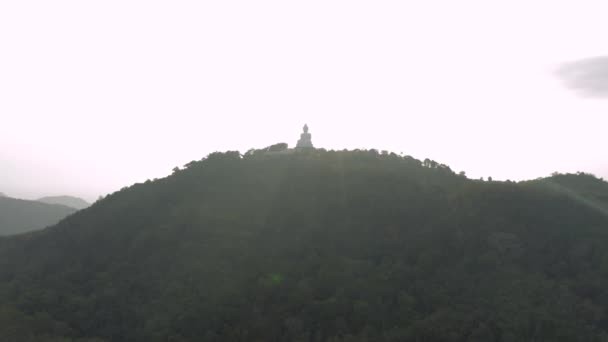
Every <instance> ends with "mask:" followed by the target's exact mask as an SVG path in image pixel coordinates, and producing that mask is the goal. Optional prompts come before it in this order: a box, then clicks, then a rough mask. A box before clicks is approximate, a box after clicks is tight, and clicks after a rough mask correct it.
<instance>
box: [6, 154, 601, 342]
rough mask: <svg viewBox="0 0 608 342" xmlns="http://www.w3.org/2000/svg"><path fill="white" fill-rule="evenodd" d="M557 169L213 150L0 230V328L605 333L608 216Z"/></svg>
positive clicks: (538, 336) (389, 335)
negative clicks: (542, 174)
mask: <svg viewBox="0 0 608 342" xmlns="http://www.w3.org/2000/svg"><path fill="white" fill-rule="evenodd" d="M569 181H570V180H569ZM571 181H572V184H575V185H578V184H579V181H580V183H581V184H582V183H584V182H586V181H587V179H586V178H584V176H581V175H574V176H573V178H572V180H571ZM560 184H561V185H560V188H559V190H556V189H555V188H554V187H552V186H548V185H547V184H546V182H544V181H534V182H527V183H520V184H517V183H513V182H497V181H492V182H479V181H470V180H468V179H466V178H465V177H463V176H461V175H457V174H455V173H454V172H452V171H451V170H450V169H449V168H448V167H447V166H445V165H442V164H438V163H436V162H434V161H425V162H424V163H422V162H420V161H418V160H415V159H413V158H411V157H400V156H398V155H395V154H390V153H387V152H383V153H378V152H377V151H374V150H372V151H343V152H333V151H329V152H328V151H324V150H310V151H303V152H299V153H291V154H280V155H277V154H273V153H267V154H265V153H261V152H259V153H248V154H245V155H244V156H241V155H240V154H239V153H238V152H227V153H214V154H211V155H209V156H208V157H207V158H206V159H205V160H203V161H200V162H192V163H190V164H188V165H187V167H186V168H185V169H182V170H180V169H176V170H175V172H174V173H173V175H171V176H170V177H167V178H165V179H161V180H157V181H154V182H146V183H145V184H136V185H133V186H131V187H129V188H126V189H123V190H122V191H120V192H118V193H115V194H112V195H110V196H107V197H106V198H104V199H102V200H100V201H98V202H96V203H95V204H94V205H93V206H92V207H89V208H87V209H84V210H82V211H80V212H78V213H76V214H74V215H72V216H70V217H68V218H67V219H65V220H63V221H62V222H61V223H60V224H58V225H57V226H55V227H52V228H50V229H47V230H44V231H41V232H36V233H32V234H28V235H24V236H18V237H12V238H3V239H0V326H1V327H2V329H0V340H11V341H33V340H35V341H146V342H147V341H311V342H312V341H327V342H330V341H331V342H337V341H351V342H352V341H387V342H388V341H463V342H464V341H484V342H486V341H500V342H508V341H598V342H599V341H606V340H607V338H608V335H607V334H606V332H607V331H608V316H607V313H606V308H608V287H606V284H608V250H607V249H606V248H605V246H606V245H607V244H608V216H606V215H605V213H604V212H603V211H602V210H601V208H600V209H598V207H596V206H593V205H590V204H589V202H588V200H587V196H591V195H589V194H590V192H579V191H578V190H580V189H579V188H578V187H577V186H572V184H571V183H565V182H562V183H560ZM598 184H602V186H604V187H605V186H606V185H605V183H603V182H601V181H599V183H598ZM564 189H567V191H566V190H564ZM590 189H591V190H589V191H592V190H593V191H595V190H594V189H595V187H591V188H590ZM607 193H608V192H606V193H601V192H600V193H595V192H594V195H593V196H591V197H593V198H591V199H590V200H591V201H596V199H597V198H599V197H602V196H605V195H606V194H607ZM598 196H599V197H598ZM3 334H4V335H3ZM24 336H25V337H24ZM86 339H89V340H86Z"/></svg>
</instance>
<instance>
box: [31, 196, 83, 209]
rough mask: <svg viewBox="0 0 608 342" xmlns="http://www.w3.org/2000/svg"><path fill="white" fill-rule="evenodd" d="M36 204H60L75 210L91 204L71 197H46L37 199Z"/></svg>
mask: <svg viewBox="0 0 608 342" xmlns="http://www.w3.org/2000/svg"><path fill="white" fill-rule="evenodd" d="M37 201H38V202H43V203H48V204H61V205H65V206H66V207H70V208H75V209H78V210H80V209H84V208H86V207H88V206H90V205H91V204H90V203H89V202H87V201H85V200H83V199H82V198H78V197H73V196H47V197H42V198H39V199H37Z"/></svg>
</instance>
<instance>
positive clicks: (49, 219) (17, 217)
mask: <svg viewBox="0 0 608 342" xmlns="http://www.w3.org/2000/svg"><path fill="white" fill-rule="evenodd" d="M75 211H76V209H74V208H71V207H66V206H64V205H56V204H48V203H42V202H38V201H27V200H21V199H16V198H10V197H5V196H0V236H2V235H13V234H19V233H25V232H29V231H33V230H39V229H43V228H45V227H48V226H51V225H54V224H56V223H57V222H59V221H60V220H61V219H63V218H64V217H66V216H68V215H70V214H72V213H74V212H75Z"/></svg>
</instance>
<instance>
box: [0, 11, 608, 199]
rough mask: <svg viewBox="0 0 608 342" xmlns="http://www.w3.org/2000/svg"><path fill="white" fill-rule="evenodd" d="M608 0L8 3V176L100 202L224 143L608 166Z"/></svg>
mask: <svg viewBox="0 0 608 342" xmlns="http://www.w3.org/2000/svg"><path fill="white" fill-rule="evenodd" d="M606 13H608V4H607V3H606V1H605V0H601V1H584V0H572V1H559V0H558V1H556V0H552V1H531V0H525V1H524V0H517V1H513V0H510V1H506V0H505V1H488V0H479V1H472V0H470V1H466V0H461V1H452V0H445V1H429V0H425V1H405V0H400V1H354V0H347V1H329V0H323V1H313V0H307V1H285V0H281V1H227V0H222V1H162V2H161V1H150V0H146V1H125V0H121V1H109V0H105V1H82V0H75V1H28V0H5V1H1V2H0V128H1V130H0V191H2V192H5V193H7V194H8V195H12V196H15V197H23V198H35V197H39V196H42V195H54V194H72V195H77V196H82V197H85V198H87V199H89V200H92V199H94V198H96V197H97V196H98V195H100V194H106V193H108V192H112V191H114V190H117V189H119V188H121V187H122V186H125V185H130V184H132V183H134V182H139V181H145V180H146V179H148V178H155V177H162V176H165V175H167V174H169V173H170V171H171V169H172V168H173V167H174V166H177V165H179V166H181V165H183V164H185V163H187V162H189V161H191V160H194V159H200V158H202V157H203V156H205V155H207V154H208V153H210V152H213V151H218V150H219V151H224V150H233V149H238V150H240V151H242V152H244V151H246V150H247V149H249V148H251V147H263V146H267V145H270V144H272V143H276V142H282V141H284V142H288V143H289V144H290V145H292V146H293V145H294V144H295V142H296V140H297V139H298V137H299V133H300V131H301V127H302V125H303V124H304V123H305V122H306V123H308V124H309V126H310V128H311V133H312V135H313V142H314V143H315V145H316V146H317V147H325V148H328V149H342V148H349V149H354V148H377V149H388V150H391V151H394V152H397V153H399V152H404V153H405V154H409V155H412V156H414V157H416V158H419V159H424V158H426V157H429V158H431V159H435V160H437V161H439V162H442V163H446V164H448V165H450V166H451V167H452V168H453V169H454V170H455V171H461V170H464V171H466V172H467V174H468V175H469V176H471V177H475V178H478V177H480V176H483V177H487V176H493V177H494V178H496V179H525V178H536V177H539V176H546V175H549V174H550V173H551V172H553V171H556V170H558V171H563V172H567V171H577V170H581V171H588V172H594V173H596V174H598V175H602V176H608V158H607V153H606V150H607V148H608V138H607V137H606V135H607V132H608V100H599V99H587V98H580V97H578V96H577V94H575V93H574V92H571V91H570V90H568V89H566V88H565V87H564V86H563V85H562V84H561V83H560V82H559V80H557V79H556V78H555V77H554V71H555V69H556V68H557V67H559V65H560V64H562V63H564V62H568V61H573V60H577V59H581V58H587V57H590V56H599V55H606V54H608V45H607V44H606V32H608V21H607V20H606Z"/></svg>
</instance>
